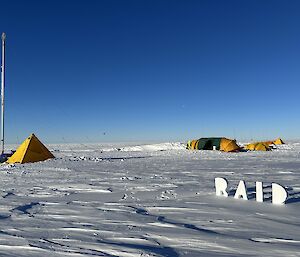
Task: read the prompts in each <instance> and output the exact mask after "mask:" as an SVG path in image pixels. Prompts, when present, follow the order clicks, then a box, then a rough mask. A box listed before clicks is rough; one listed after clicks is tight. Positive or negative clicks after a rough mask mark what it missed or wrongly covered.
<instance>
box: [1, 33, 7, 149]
mask: <svg viewBox="0 0 300 257" xmlns="http://www.w3.org/2000/svg"><path fill="white" fill-rule="evenodd" d="M1 39H2V62H1V153H2V154H3V153H4V78H5V77H4V67H5V39H6V35H5V33H4V32H3V33H2V37H1Z"/></svg>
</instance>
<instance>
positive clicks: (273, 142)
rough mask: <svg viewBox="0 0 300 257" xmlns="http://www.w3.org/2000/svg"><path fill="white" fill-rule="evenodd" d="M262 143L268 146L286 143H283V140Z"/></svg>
mask: <svg viewBox="0 0 300 257" xmlns="http://www.w3.org/2000/svg"><path fill="white" fill-rule="evenodd" d="M261 143H264V144H266V145H283V144H284V142H283V141H282V139H281V138H277V139H276V140H273V141H264V142H261Z"/></svg>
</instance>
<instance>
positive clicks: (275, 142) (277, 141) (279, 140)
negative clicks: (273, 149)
mask: <svg viewBox="0 0 300 257" xmlns="http://www.w3.org/2000/svg"><path fill="white" fill-rule="evenodd" d="M273 143H274V144H275V145H283V144H284V142H283V141H282V140H281V138H277V139H276V140H275V141H274V142H273Z"/></svg>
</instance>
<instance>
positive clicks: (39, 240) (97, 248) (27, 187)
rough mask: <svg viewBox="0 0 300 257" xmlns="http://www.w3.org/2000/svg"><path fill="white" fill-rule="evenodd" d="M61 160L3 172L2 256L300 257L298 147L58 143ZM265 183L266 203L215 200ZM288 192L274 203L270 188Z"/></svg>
mask: <svg viewBox="0 0 300 257" xmlns="http://www.w3.org/2000/svg"><path fill="white" fill-rule="evenodd" d="M49 149H51V150H52V151H53V153H54V155H55V156H56V159H52V160H47V161H45V162H39V163H34V164H24V165H7V164H3V165H1V166H0V173H1V182H0V183H1V190H2V191H1V196H2V197H1V198H0V201H1V202H0V204H1V205H0V256H3V257H6V256H18V257H20V256H39V257H40V256H74V257H75V256H76V257H77V256H78V257H79V256H124V257H127V256H143V257H145V256H172V257H176V256H205V257H210V256H222V257H223V256H242V257H246V256H247V257H248V256H249V257H250V256H272V257H275V256H278V257H282V256H289V257H292V256H300V218H299V213H300V143H299V142H293V143H290V144H287V145H283V146H280V147H278V149H276V150H273V151H271V152H242V153H223V152H219V151H188V150H185V146H184V145H183V144H180V143H165V144H153V145H134V144H130V145H116V144H115V145H113V144H111V145H110V144H104V145H97V144H90V145H83V144H81V145H80V144H79V145H75V144H74V145H70V144H69V145H67V144H65V145H50V146H49ZM215 177H225V178H226V179H227V180H228V181H229V184H230V186H231V187H232V188H231V189H232V190H231V191H232V192H234V189H236V187H237V185H238V182H239V180H241V179H243V180H245V181H246V182H247V186H248V189H249V197H250V198H251V197H252V196H255V194H254V192H255V191H253V190H254V186H255V181H263V182H264V186H265V189H264V190H265V192H266V194H265V202H264V203H258V202H256V201H255V197H254V198H253V199H250V200H249V201H245V200H241V199H240V200H236V199H234V198H233V197H228V198H222V197H217V196H215V189H214V178H215ZM272 182H276V183H279V184H282V185H284V186H286V187H287V188H288V190H289V194H290V196H289V199H288V201H287V204H285V205H280V206H278V205H273V204H272V203H271V200H270V185H271V183H272Z"/></svg>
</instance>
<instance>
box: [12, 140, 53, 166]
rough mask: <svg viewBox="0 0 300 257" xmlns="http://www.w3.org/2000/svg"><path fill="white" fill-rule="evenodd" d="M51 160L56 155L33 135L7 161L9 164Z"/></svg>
mask: <svg viewBox="0 0 300 257" xmlns="http://www.w3.org/2000/svg"><path fill="white" fill-rule="evenodd" d="M50 158H54V155H53V154H52V153H51V152H50V151H49V150H48V149H47V148H46V146H44V145H43V143H42V142H41V141H40V140H39V139H38V138H37V137H36V136H35V135H34V134H31V135H30V136H29V137H28V138H26V139H25V141H24V142H23V143H22V144H21V145H20V146H19V148H18V149H17V151H16V152H15V153H14V154H13V155H12V156H11V157H10V158H9V159H8V160H7V163H26V162H38V161H44V160H47V159H50Z"/></svg>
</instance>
